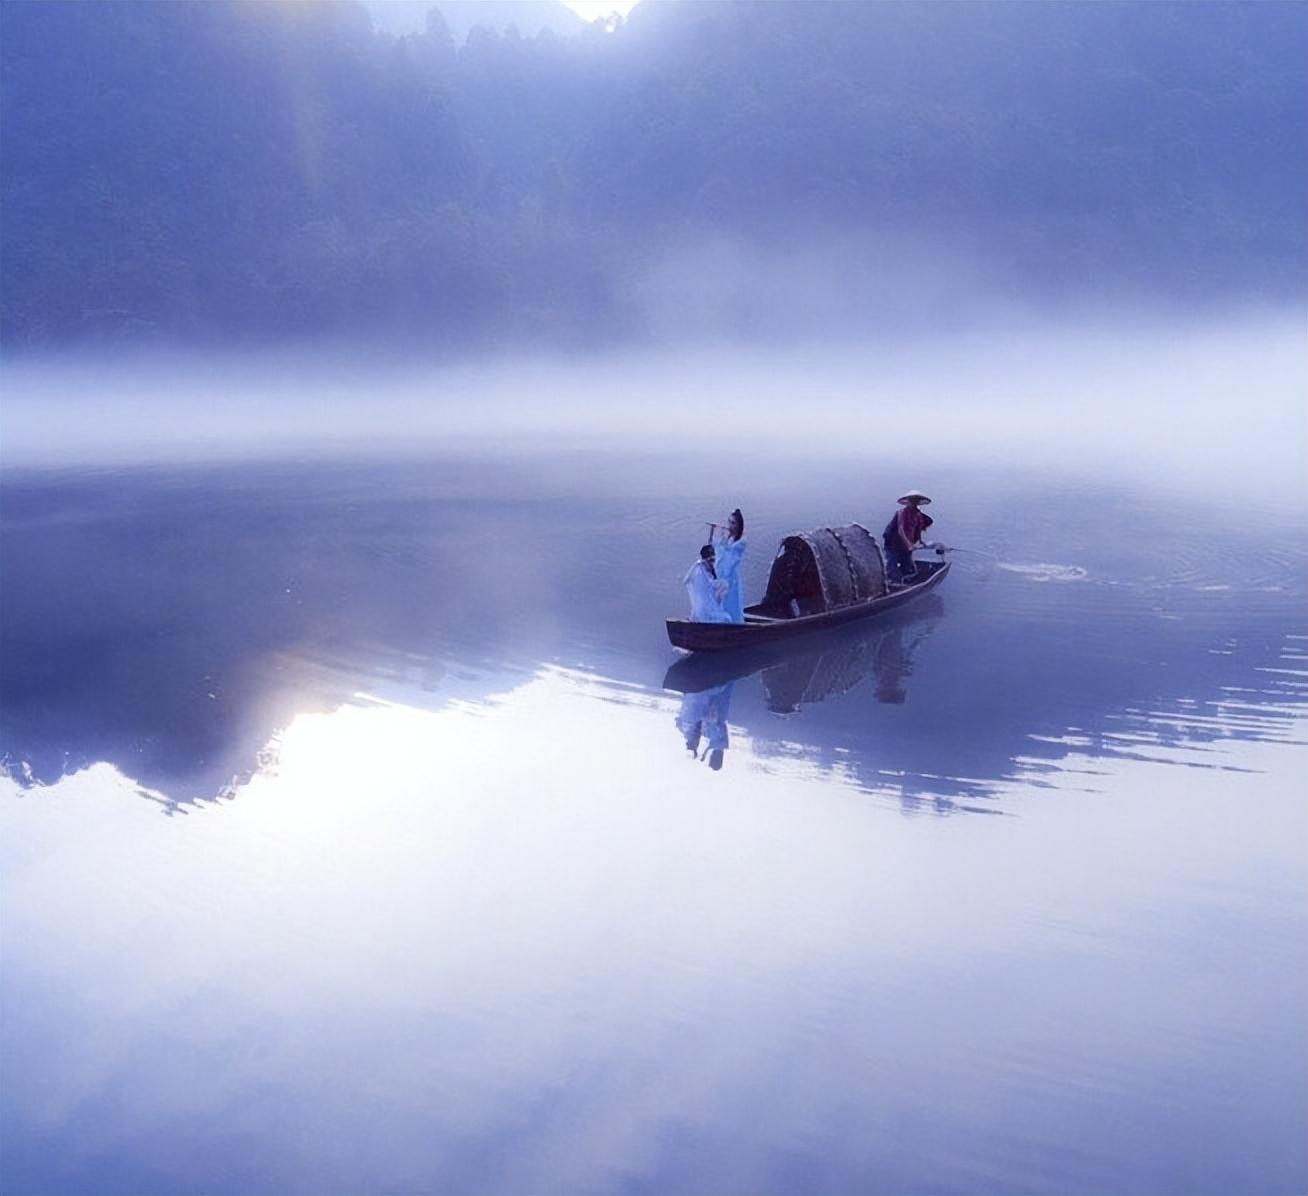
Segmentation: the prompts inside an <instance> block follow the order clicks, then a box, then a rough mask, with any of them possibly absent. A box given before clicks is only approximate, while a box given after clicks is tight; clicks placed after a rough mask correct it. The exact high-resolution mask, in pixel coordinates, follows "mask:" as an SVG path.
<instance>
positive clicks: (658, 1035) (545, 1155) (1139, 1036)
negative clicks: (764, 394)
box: [0, 453, 1308, 1192]
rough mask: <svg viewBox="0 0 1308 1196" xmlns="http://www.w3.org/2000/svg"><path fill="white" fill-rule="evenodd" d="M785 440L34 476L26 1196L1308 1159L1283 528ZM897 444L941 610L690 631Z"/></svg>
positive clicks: (10, 798) (29, 556)
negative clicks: (940, 546) (698, 651)
mask: <svg viewBox="0 0 1308 1196" xmlns="http://www.w3.org/2000/svg"><path fill="white" fill-rule="evenodd" d="M765 464H766V467H763V466H761V465H760V463H759V462H758V461H751V462H750V463H749V466H748V467H745V466H743V465H742V466H738V467H733V466H731V465H728V464H724V462H723V461H722V460H720V459H716V458H710V457H705V458H693V459H687V460H679V461H678V460H672V459H670V458H666V457H655V456H646V457H640V456H636V455H626V456H623V457H619V458H614V457H611V456H606V455H602V454H598V453H596V454H566V455H565V454H555V455H550V456H546V455H538V456H531V457H529V456H516V457H511V456H509V455H507V454H506V455H501V456H478V457H470V456H464V457H459V458H450V459H431V460H390V461H386V462H372V463H368V462H358V463H353V464H346V463H340V464H324V463H321V462H320V463H313V464H310V463H300V464H294V463H291V464H280V465H279V464H263V465H259V466H246V467H235V466H231V467H218V466H213V467H204V468H200V467H196V468H192V469H187V470H168V469H136V470H119V471H108V470H105V471H95V470H89V469H77V470H67V471H62V472H53V471H45V472H23V471H17V470H10V471H9V472H8V473H7V474H6V475H5V476H4V479H3V483H2V485H0V499H2V500H3V507H2V513H3V561H4V577H3V590H2V591H0V593H2V596H3V608H2V612H0V649H2V659H3V662H4V672H3V677H2V678H0V713H2V715H3V721H2V723H0V751H2V752H3V757H4V761H5V768H6V777H5V779H4V780H3V782H0V783H2V784H3V787H4V792H3V795H2V801H0V810H2V811H3V813H2V816H3V819H4V834H3V846H2V847H0V852H2V853H3V856H2V858H3V863H4V870H3V871H4V885H5V892H4V906H3V911H4V912H3V918H4V923H3V931H4V952H3V959H2V960H0V980H2V989H0V996H2V997H3V1003H4V1010H5V1017H4V1020H3V1029H2V1031H0V1033H2V1034H3V1044H4V1058H5V1081H4V1085H3V1092H2V1093H0V1100H2V1101H3V1105H2V1114H0V1134H2V1139H0V1141H2V1145H3V1158H2V1161H0V1182H2V1183H3V1187H4V1189H5V1190H6V1191H14V1192H17V1191H42V1192H56V1191H57V1192H72V1191H78V1192H81V1191H87V1192H89V1191H124V1192H125V1191H132V1192H140V1191H150V1192H175V1191H214V1190H223V1191H242V1192H266V1191H292V1190H294V1191H313V1192H319V1191H331V1192H347V1191H360V1190H387V1191H390V1190H405V1191H448V1192H470V1191H614V1190H622V1191H694V1192H702V1191H715V1192H718V1191H732V1192H746V1191H749V1192H764V1191H766V1192H797V1191H814V1192H831V1191H848V1192H855V1191H858V1192H863V1191H866V1192H901V1191H915V1192H929V1191H930V1192H941V1191H996V1190H1003V1191H1077V1192H1159V1191H1187V1192H1190V1191H1195V1192H1198V1191H1207V1192H1231V1191H1259V1192H1264V1191H1265V1192H1290V1191H1301V1190H1302V1189H1303V1187H1304V1184H1305V1182H1306V1181H1308V1162H1306V1161H1305V1146H1304V1143H1305V1128H1306V1127H1308V1079H1306V1074H1305V1057H1306V1051H1305V1048H1306V1047H1308V1040H1306V1037H1305V1029H1304V1017H1303V1010H1304V1008H1305V1001H1306V1000H1308V957H1306V949H1305V941H1306V938H1308V936H1305V921H1308V919H1306V917H1305V887H1306V886H1305V871H1306V869H1305V862H1304V851H1303V847H1304V832H1305V815H1304V802H1303V783H1304V781H1305V779H1308V754H1306V753H1305V748H1304V738H1305V736H1304V728H1305V718H1304V714H1305V698H1306V696H1308V684H1306V683H1308V670H1306V668H1305V660H1306V658H1308V627H1306V626H1305V614H1304V611H1305V595H1306V594H1308V581H1306V577H1308V567H1306V562H1305V548H1304V527H1303V525H1302V518H1301V515H1300V514H1299V513H1298V512H1288V513H1287V512H1285V511H1282V510H1278V509H1277V508H1276V507H1275V506H1274V505H1272V504H1270V503H1268V504H1266V505H1265V506H1263V505H1260V504H1259V503H1258V501H1257V500H1254V501H1253V502H1252V503H1249V502H1243V503H1241V504H1239V505H1238V506H1233V505H1230V504H1224V503H1220V502H1218V501H1216V499H1215V497H1214V496H1212V495H1204V496H1202V497H1195V496H1194V495H1192V494H1191V495H1187V494H1183V493H1179V492H1168V491H1166V490H1163V489H1159V488H1147V487H1144V486H1141V487H1136V488H1128V487H1127V486H1125V485H1124V484H1115V485H1105V484H1100V485H1093V484H1089V483H1085V482H1081V481H1077V480H1076V479H1069V478H1065V477H1059V478H1054V477H1048V476H1040V475H1039V474H1029V475H1014V474H1012V473H1011V472H1009V471H998V470H995V471H987V470H984V469H971V470H967V469H955V470H951V471H947V472H942V471H939V470H932V471H931V473H930V476H924V475H923V474H922V473H921V471H920V470H919V471H918V472H915V473H913V475H912V476H905V475H904V471H903V468H902V466H901V467H892V466H891V465H889V464H886V463H880V464H878V463H876V462H873V463H871V464H869V463H868V462H866V461H858V462H855V461H835V462H832V461H826V462H814V461H812V460H802V459H793V460H792V459H787V458H785V457H782V458H779V459H773V460H770V461H768V462H766V463H765ZM906 485H920V486H923V487H924V488H926V489H928V490H929V491H930V492H931V493H932V494H933V496H934V497H935V500H936V501H935V503H934V505H933V507H932V508H931V509H932V512H933V514H935V515H936V518H937V526H936V528H935V529H933V533H938V534H939V537H940V539H942V540H944V541H945V542H947V543H950V544H956V545H959V546H965V547H966V548H968V549H969V550H970V551H969V552H961V551H960V552H959V553H958V554H957V555H956V556H955V557H954V558H953V561H954V564H953V569H952V571H951V574H950V576H949V578H948V579H947V581H946V583H945V585H944V586H942V587H941V589H940V590H939V591H938V592H937V594H936V595H934V596H932V597H930V598H928V599H924V600H923V601H922V602H921V603H920V604H919V605H918V606H916V607H910V608H908V609H907V610H905V611H904V612H902V613H901V614H898V615H896V616H893V617H892V618H889V619H887V620H886V621H884V622H877V623H874V624H869V625H867V626H866V627H864V628H853V629H849V630H846V631H845V632H842V633H840V634H838V635H831V636H828V637H825V638H821V639H818V640H814V641H809V642H806V643H804V644H803V645H802V646H800V647H799V648H797V649H796V650H795V651H794V652H791V653H787V654H784V655H780V656H763V657H759V658H746V659H743V660H737V661H729V662H726V663H723V664H718V663H716V662H714V663H710V664H708V665H704V666H701V665H698V664H693V663H691V664H688V663H684V662H679V661H678V657H677V654H676V653H675V652H674V651H673V650H672V649H671V648H669V647H668V645H667V642H666V638H665V636H664V632H663V626H662V620H663V619H664V618H665V617H666V616H667V615H669V614H680V613H681V612H682V608H683V606H684V596H683V593H682V591H681V587H680V578H681V575H682V573H683V572H684V571H685V569H686V567H687V566H688V565H689V563H690V562H691V561H692V560H693V559H694V556H695V553H696V549H697V548H698V544H699V542H700V540H701V538H702V536H703V527H702V521H704V520H709V519H717V518H720V517H721V516H722V515H723V514H725V512H726V511H727V510H729V509H730V508H731V507H733V506H737V505H739V506H741V507H742V508H743V509H744V510H745V513H746V516H747V519H748V529H747V530H748V535H749V539H750V542H751V547H750V550H749V553H748V555H747V558H746V577H747V592H748V593H751V594H752V593H755V592H757V591H759V590H760V589H761V587H762V584H763V581H764V579H765V577H766V571H767V565H768V562H769V560H770V557H771V553H772V550H773V548H774V546H775V545H776V543H777V542H778V540H779V539H780V537H781V536H782V535H784V534H786V533H788V532H790V531H793V530H796V529H803V528H808V527H812V526H817V525H821V524H825V523H832V522H846V521H849V520H852V519H858V520H861V521H863V522H866V523H868V524H869V525H870V526H873V527H874V528H879V527H880V526H881V524H883V523H884V521H885V519H886V518H887V516H888V515H889V513H890V512H889V509H888V506H887V504H888V503H889V504H890V506H893V496H894V495H895V494H897V493H898V492H899V491H900V490H902V489H903V488H904V486H906ZM706 720H707V722H706ZM690 726H697V727H701V728H702V730H703V732H704V734H703V735H702V737H701V741H700V743H699V745H698V746H699V750H698V751H697V752H696V753H695V754H694V755H692V754H691V753H690V752H689V751H688V750H687V747H686V743H685V731H686V728H687V727H690ZM710 738H711V739H712V740H713V744H712V745H710V742H709V740H710ZM710 746H717V747H718V748H719V749H720V750H719V752H718V753H716V754H715V753H714V752H712V751H705V749H707V748H709V747H710ZM701 757H702V758H701Z"/></svg>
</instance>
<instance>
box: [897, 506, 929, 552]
mask: <svg viewBox="0 0 1308 1196" xmlns="http://www.w3.org/2000/svg"><path fill="white" fill-rule="evenodd" d="M931 522H932V521H931V516H930V515H928V514H927V513H926V512H925V511H923V510H922V509H921V508H920V507H915V506H914V505H913V504H912V503H905V504H904V505H903V506H902V507H900V508H899V515H898V523H899V534H900V535H901V536H903V537H904V540H905V542H906V543H907V544H908V546H909V547H910V548H911V547H912V546H913V545H914V544H916V543H917V542H918V541H919V540H920V539H921V538H922V533H923V532H924V531H926V529H927V528H929V527H930V526H931Z"/></svg>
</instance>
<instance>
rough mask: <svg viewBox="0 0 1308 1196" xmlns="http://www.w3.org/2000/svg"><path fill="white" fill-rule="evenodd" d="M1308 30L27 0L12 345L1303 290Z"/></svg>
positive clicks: (15, 168) (1304, 20) (946, 14)
mask: <svg viewBox="0 0 1308 1196" xmlns="http://www.w3.org/2000/svg"><path fill="white" fill-rule="evenodd" d="M1306 51H1308V8H1306V7H1305V6H1304V5H1302V4H1300V3H1295V2H1290V3H1280V2H1275V0H1273V2H1268V3H1217V2H1215V3H1202V4H1201V3H1038V2H1032V3H1002V2H1001V3H970V2H962V3H895V2H889V3H846V4H806V3H752V2H749V0H736V2H729V3H723V2H716V0H695V2H686V3H678V2H675V0H657V2H651V0H645V2H644V3H642V4H639V5H638V6H637V7H636V8H635V9H634V10H633V11H632V13H631V15H630V17H629V18H628V20H627V21H626V22H625V24H621V25H620V26H619V27H618V28H616V29H614V30H612V31H610V32H606V31H604V30H603V29H601V28H599V27H588V28H585V29H584V30H582V32H580V33H579V34H577V35H576V36H560V35H558V34H556V33H554V32H552V31H550V30H545V31H543V32H541V33H539V34H538V35H535V36H531V37H524V36H522V35H520V34H519V33H518V32H517V31H516V30H515V29H509V30H508V31H507V32H495V31H492V30H488V29H483V28H475V29H473V30H472V32H471V33H470V34H469V35H468V37H467V39H466V41H464V42H463V43H462V44H456V41H455V38H454V37H453V36H452V35H451V33H450V31H449V27H448V26H447V24H446V23H445V21H444V19H443V18H442V17H441V15H440V13H439V10H434V11H433V12H432V14H431V15H430V16H429V18H428V21H427V25H426V28H425V30H424V31H423V32H420V33H416V34H413V35H410V36H397V35H395V34H393V33H390V32H386V31H384V30H380V29H377V28H375V27H374V24H373V21H372V19H371V18H370V16H369V13H368V11H367V10H366V9H365V8H364V7H363V6H361V5H359V4H356V3H353V2H350V0H340V2H337V0H325V2H317V0H302V2H299V3H271V2H269V3H250V2H244V0H210V2H206V3H168V2H155V0H133V2H127V3H119V2H114V0H99V2H97V3H43V2H38V0H18V2H15V0H7V2H6V3H5V4H4V5H3V6H2V7H0V187H2V192H0V200H2V204H3V209H2V214H3V219H2V221H0V271H2V276H0V342H2V343H3V344H4V345H5V347H6V348H10V349H16V348H39V347H44V346H57V345H63V344H69V343H76V342H85V341H88V340H93V341H98V340H104V339H109V340H112V341H124V340H126V341H138V340H139V341H143V342H147V343H173V342H176V343H190V344H206V345H224V344H257V343H266V342H275V341H281V340H287V339H291V340H295V339H311V338H315V337H340V336H343V335H348V336H350V337H354V336H360V337H366V336H377V335H382V336H387V337H399V338H404V339H406V340H412V341H413V342H415V343H417V344H422V345H429V346H431V347H433V348H434V349H436V350H438V351H444V350H447V349H454V348H460V347H468V346H487V345H489V346H494V345H504V344H514V345H531V344H554V345H591V344H605V343H629V342H638V341H641V340H646V339H650V338H653V337H657V336H660V335H663V334H668V335H672V334H677V333H682V332H687V331H691V332H693V331H695V330H696V328H697V327H699V326H703V325H707V324H713V323H716V324H718V325H720V331H723V332H729V333H732V334H735V335H744V336H748V335H750V334H758V335H770V334H772V333H773V332H775V331H776V328H777V327H788V326H792V325H799V326H802V325H803V324H804V321H805V320H809V321H816V322H819V323H829V324H832V325H841V324H846V325H848V327H849V328H851V329H854V330H858V329H860V328H864V327H871V326H875V325H877V324H878V323H882V322H889V323H893V322H894V321H895V320H897V319H904V318H909V317H914V318H916V317H918V316H920V317H921V318H924V319H929V318H930V316H931V312H932V310H933V309H935V308H937V307H939V306H940V305H941V304H942V303H943V302H944V301H946V300H947V299H948V298H949V297H950V296H951V295H954V294H957V293H960V292H962V291H968V292H969V293H970V294H973V295H985V296H992V297H993V298H994V300H995V301H996V302H1003V303H1027V304H1031V305H1048V304H1068V305H1076V304H1079V303H1086V304H1092V303H1096V302H1099V303H1112V302H1117V301H1122V302H1129V303H1132V304H1158V305H1161V306H1169V307H1173V308H1175V307H1178V306H1179V307H1183V308H1189V307H1211V306H1220V305H1222V304H1241V303H1249V304H1277V303H1285V302H1301V301H1302V299H1303V294H1304V287H1305V258H1306V254H1308V243H1306V241H1305V225H1306V219H1305V178H1306V177H1308V161H1306V158H1305V154H1306V150H1305V146H1308V124H1306V121H1305V89H1306V86H1308V84H1306V79H1305V62H1306V61H1308V53H1306ZM905 313H908V315H907V316H906V314H905Z"/></svg>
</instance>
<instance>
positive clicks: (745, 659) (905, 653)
mask: <svg viewBox="0 0 1308 1196" xmlns="http://www.w3.org/2000/svg"><path fill="white" fill-rule="evenodd" d="M943 614H944V600H943V599H942V598H941V597H940V596H939V595H938V594H929V595H927V596H926V597H924V598H922V599H921V600H920V601H919V602H918V603H917V605H916V606H915V607H914V608H913V610H912V611H911V612H905V613H904V614H901V615H893V616H891V617H889V618H887V619H886V620H885V621H884V622H879V623H877V624H875V625H874V627H873V628H872V629H869V628H868V627H867V626H866V625H864V626H863V627H861V628H846V629H844V630H838V631H832V632H829V633H827V634H825V635H814V636H812V637H809V638H807V639H805V640H802V641H800V642H799V643H789V644H773V645H769V646H765V647H761V648H757V649H753V650H748V651H743V652H721V653H712V654H709V653H701V654H699V655H695V656H684V657H682V658H681V659H680V660H678V661H677V662H676V663H675V664H673V665H672V666H671V667H670V668H669V669H668V671H667V673H666V674H665V675H664V677H663V688H664V689H670V690H673V691H675V692H677V693H683V694H697V693H702V692H704V691H706V690H710V689H715V688H719V687H721V686H724V685H726V684H727V683H728V682H732V681H739V680H740V679H741V678H742V677H752V676H753V675H754V674H755V673H759V672H761V673H762V674H763V687H764V691H765V693H766V694H767V704H768V709H769V710H771V711H772V712H773V713H774V714H792V713H794V712H795V711H797V710H799V708H800V707H801V706H807V705H811V704H813V703H815V702H820V701H822V700H823V698H828V697H832V696H834V695H838V694H844V693H848V692H849V691H850V690H851V689H853V688H854V687H855V686H857V685H859V684H860V683H861V682H863V681H865V680H866V679H867V678H868V677H871V676H875V677H876V696H877V701H878V702H891V703H896V704H898V703H902V702H903V701H904V699H905V696H906V690H905V688H904V679H905V678H906V677H908V676H910V675H911V673H912V657H913V653H914V651H916V649H917V647H918V645H920V644H921V643H922V641H923V640H925V639H926V638H927V636H928V635H930V634H931V632H932V631H933V630H934V629H935V627H936V626H937V625H938V624H939V622H940V619H941V617H942V616H943Z"/></svg>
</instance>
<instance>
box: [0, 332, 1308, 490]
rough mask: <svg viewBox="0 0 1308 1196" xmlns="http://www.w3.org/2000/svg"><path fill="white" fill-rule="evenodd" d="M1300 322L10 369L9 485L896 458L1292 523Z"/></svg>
mask: <svg viewBox="0 0 1308 1196" xmlns="http://www.w3.org/2000/svg"><path fill="white" fill-rule="evenodd" d="M1306 349H1308V334H1306V333H1305V328H1304V324H1303V322H1302V320H1301V319H1299V318H1298V317H1297V316H1295V315H1293V314H1289V313H1287V314H1286V315H1284V316H1282V317H1280V318H1271V317H1262V318H1247V319H1245V320H1243V321H1237V320H1226V321H1223V322H1221V323H1219V324H1196V323H1172V324H1161V323H1156V324H1144V323H1138V324H1136V325H1134V326H1131V327H1125V326H1122V325H1121V324H1109V323H1107V322H1102V323H1099V324H1097V325H1092V324H1089V323H1085V324H1082V325H1080V326H1079V327H1077V328H1076V329H1075V330H1073V329H1070V328H1068V327H1066V326H1063V325H1060V324H1056V323H1053V322H1050V321H1045V322H1043V323H1036V322H1026V323H1024V324H1021V325H1018V324H1014V323H1009V324H1005V325H1002V326H1000V325H994V326H991V327H989V328H988V329H987V330H986V331H984V332H982V331H979V330H976V329H973V330H971V331H969V332H966V333H958V334H956V335H953V336H943V335H941V336H934V337H908V338H884V339H881V340H874V339H869V340H868V341H867V342H865V343H855V342H850V341H843V342H832V341H830V340H826V339H810V340H803V339H797V340H795V341H794V342H792V343H790V344H788V345H782V346H778V347H776V348H774V349H772V350H762V349H758V348H752V349H749V350H748V351H746V350H742V349H741V348H739V347H733V346H730V345H727V344H724V343H721V342H711V341H709V342H700V343H698V344H697V345H695V346H694V347H688V348H686V349H684V350H682V351H680V352H675V353H674V352H669V351H654V350H651V351H640V352H636V351H626V352H621V351H614V352H611V353H606V354H601V355H591V356H584V357H576V356H571V357H567V356H558V355H554V356H526V355H522V356H518V357H516V358H515V357H508V356H506V357H504V358H501V359H499V360H496V361H493V362H481V363H465V364H462V365H453V366H450V367H447V368H439V367H433V366H428V365H422V366H418V365H415V364H414V363H413V362H412V361H410V360H408V359H407V358H405V357H403V356H389V355H386V354H381V353H379V354H374V355H368V356H360V355H352V354H338V355H329V354H325V353H309V352H301V353H291V352H287V353H283V354H277V355H246V356H239V355H221V356H187V355H175V354H174V355H154V356H132V357H123V356H116V357H113V358H110V359H107V360H106V359H102V358H99V357H83V358H81V359H78V360H76V361H64V362H62V363H60V364H58V365H56V364H52V363H49V362H43V363H38V362H36V361H31V360H27V361H19V362H11V363H10V364H9V365H8V366H7V367H6V368H5V369H4V372H3V375H2V377H3V382H4V388H5V394H6V402H5V438H4V444H3V448H2V449H0V453H2V455H0V463H2V464H3V466H4V467H5V468H6V469H8V470H15V469H22V468H25V467H51V466H59V465H74V464H87V463H96V462H100V463H105V464H119V465H121V464H127V463H133V462H182V461H204V460H222V459H228V458H233V457H285V456H305V455H308V456H321V457H359V456H370V455H422V454H424V453H432V452H438V451H439V452H444V451H448V450H450V449H451V448H455V447H458V446H460V445H466V446H476V445H485V444H494V445H495V446H497V447H498V448H501V449H508V450H511V451H516V452H531V451H535V450H547V451H551V452H552V451H556V450H558V449H560V448H568V447H576V446H589V447H597V446H598V447H602V446H604V445H615V446H623V447H624V448H630V447H632V446H636V445H641V444H645V445H650V446H658V447H661V448H668V449H672V450H674V451H682V452H685V453H686V454H688V455H696V454H700V453H703V452H706V451H707V452H710V453H716V454H719V455H721V456H723V457H724V459H729V458H731V457H733V456H742V457H743V456H752V457H753V458H754V459H756V460H768V459H773V458H775V457H776V456H777V454H778V452H779V451H781V450H784V455H785V456H786V457H787V458H791V459H797V458H800V457H811V458H816V459H819V460H820V459H821V458H823V457H830V456H848V455H851V454H852V455H859V454H878V453H886V452H901V453H902V454H903V456H904V457H905V459H906V461H909V462H911V463H912V466H911V469H910V472H913V473H914V474H915V475H917V474H922V475H924V476H925V474H926V473H928V472H930V471H931V470H935V469H939V468H941V467H943V466H945V465H947V464H949V463H950V462H955V463H967V464H972V465H974V464H976V463H977V462H979V461H988V462H991V463H993V464H994V466H995V467H996V468H1017V469H1022V470H1030V471H1033V472H1036V473H1047V472H1048V471H1050V470H1052V469H1058V470H1073V471H1076V472H1083V473H1087V474H1095V475H1098V476H1108V475H1129V476H1131V477H1133V478H1134V479H1136V480H1145V481H1148V480H1150V479H1154V480H1158V481H1160V482H1162V483H1164V484H1167V485H1181V486H1184V487H1186V488H1189V489H1194V490H1196V491H1199V492H1206V493H1208V494H1209V495H1211V496H1212V497H1213V498H1214V499H1215V500H1224V501H1225V500H1232V501H1234V500H1237V496H1238V495H1239V494H1240V493H1241V491H1242V490H1243V491H1248V490H1252V489H1256V490H1257V491H1258V492H1259V493H1260V494H1263V495H1274V496H1276V497H1277V498H1278V499H1282V500H1285V499H1289V500H1293V501H1294V502H1295V503H1296V504H1297V503H1298V501H1299V499H1300V497H1301V493H1302V487H1303V480H1304V477H1305V409H1304V403H1303V396H1304V394H1305V393H1306V392H1308V381H1306V379H1305V371H1306V370H1308V366H1306V365H1305V362H1306V361H1308V353H1306Z"/></svg>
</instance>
